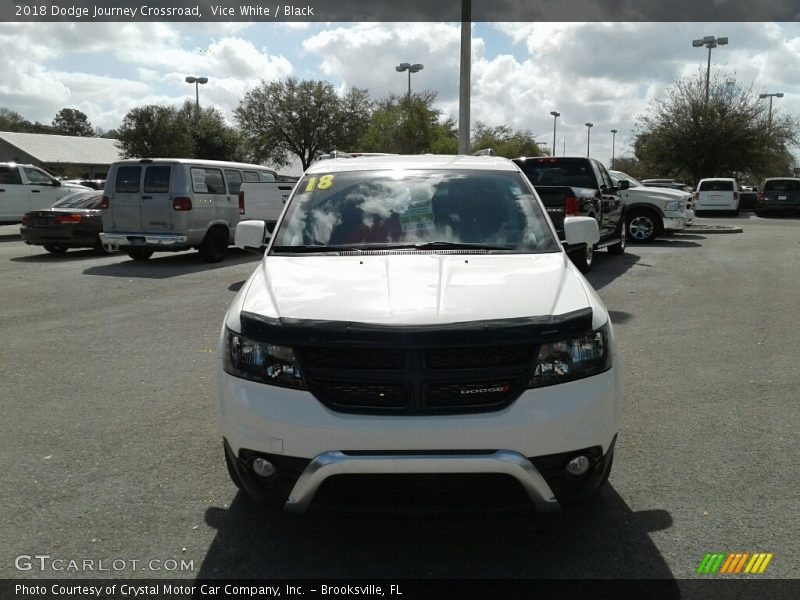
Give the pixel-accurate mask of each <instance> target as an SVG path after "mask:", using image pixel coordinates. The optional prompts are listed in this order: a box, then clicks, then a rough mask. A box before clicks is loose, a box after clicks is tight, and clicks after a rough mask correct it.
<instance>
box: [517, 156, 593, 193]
mask: <svg viewBox="0 0 800 600" xmlns="http://www.w3.org/2000/svg"><path fill="white" fill-rule="evenodd" d="M514 162H515V163H517V165H518V166H519V168H520V169H522V172H523V173H525V175H526V176H527V177H528V179H529V180H530V182H531V183H532V184H533V185H535V186H536V185H541V186H569V187H572V186H574V187H586V188H595V189H596V188H597V179H596V178H595V173H594V172H593V171H592V165H591V163H590V162H589V161H588V160H585V159H582V158H576V159H569V158H568V159H563V160H562V159H558V160H553V159H544V160H537V159H534V160H520V161H516V160H515V161H514Z"/></svg>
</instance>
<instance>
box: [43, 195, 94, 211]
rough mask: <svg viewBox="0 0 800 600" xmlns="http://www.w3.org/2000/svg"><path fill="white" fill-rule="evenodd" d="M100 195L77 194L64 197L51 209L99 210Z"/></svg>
mask: <svg viewBox="0 0 800 600" xmlns="http://www.w3.org/2000/svg"><path fill="white" fill-rule="evenodd" d="M101 199H102V195H101V194H98V193H95V192H78V193H77V194H69V195H68V196H64V197H63V198H61V200H59V201H58V202H56V203H55V204H53V206H52V207H51V208H99V207H100V200H101Z"/></svg>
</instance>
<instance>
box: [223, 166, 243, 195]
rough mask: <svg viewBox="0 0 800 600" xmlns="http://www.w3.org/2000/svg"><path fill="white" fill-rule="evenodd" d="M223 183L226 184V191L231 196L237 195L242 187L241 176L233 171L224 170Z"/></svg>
mask: <svg viewBox="0 0 800 600" xmlns="http://www.w3.org/2000/svg"><path fill="white" fill-rule="evenodd" d="M225 181H227V182H228V191H229V192H230V193H231V194H238V193H239V188H240V187H242V174H241V173H239V171H234V170H233V169H225Z"/></svg>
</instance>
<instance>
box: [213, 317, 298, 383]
mask: <svg viewBox="0 0 800 600" xmlns="http://www.w3.org/2000/svg"><path fill="white" fill-rule="evenodd" d="M222 368H223V370H224V371H225V372H226V373H229V374H231V375H233V376H234V377H241V378H242V379H250V380H252V381H258V382H260V383H266V384H269V385H278V386H281V387H289V388H295V389H302V390H304V389H306V384H305V382H304V381H303V378H302V376H301V375H300V369H299V368H298V366H297V361H296V360H295V357H294V352H293V351H292V349H291V348H289V347H288V346H276V345H274V344H270V343H268V342H260V341H257V340H251V339H249V338H246V337H244V336H243V335H241V334H238V333H233V332H232V331H230V330H226V331H225V350H224V353H223V361H222Z"/></svg>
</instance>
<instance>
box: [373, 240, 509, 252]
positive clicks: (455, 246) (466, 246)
mask: <svg viewBox="0 0 800 600" xmlns="http://www.w3.org/2000/svg"><path fill="white" fill-rule="evenodd" d="M403 248H413V249H414V250H436V249H440V248H441V249H444V250H515V249H516V246H497V245H493V244H480V243H470V242H438V241H436V242H418V243H416V244H396V245H387V246H383V247H382V249H384V250H399V249H403Z"/></svg>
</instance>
